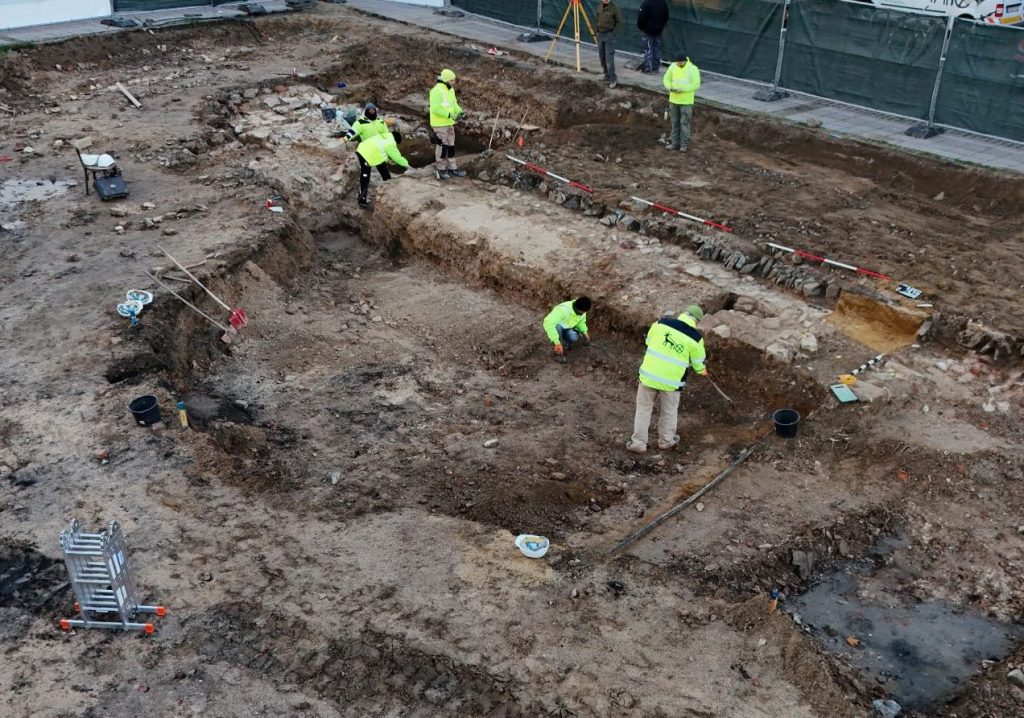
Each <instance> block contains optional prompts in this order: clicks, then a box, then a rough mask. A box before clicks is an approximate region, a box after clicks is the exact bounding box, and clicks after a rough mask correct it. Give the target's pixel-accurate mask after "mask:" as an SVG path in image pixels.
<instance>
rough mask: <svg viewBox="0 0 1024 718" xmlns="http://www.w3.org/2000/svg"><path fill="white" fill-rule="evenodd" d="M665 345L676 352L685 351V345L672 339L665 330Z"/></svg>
mask: <svg viewBox="0 0 1024 718" xmlns="http://www.w3.org/2000/svg"><path fill="white" fill-rule="evenodd" d="M665 346H667V347H669V348H670V349H671V350H672V351H674V352H675V353H676V354H682V353H683V352H685V351H686V347H685V346H683V345H682V344H680V343H678V342H674V341H672V334H670V333H669V332H665Z"/></svg>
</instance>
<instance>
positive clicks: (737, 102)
mask: <svg viewBox="0 0 1024 718" xmlns="http://www.w3.org/2000/svg"><path fill="white" fill-rule="evenodd" d="M348 6H349V7H351V8H355V9H357V10H361V11H364V12H368V13H372V14H374V15H378V16H380V17H385V18H390V19H393V20H398V21H401V22H406V23H409V24H412V25H417V26H421V27H426V28H430V29H432V30H437V31H439V32H445V33H450V34H452V35H456V36H458V37H462V38H466V39H468V40H473V41H476V42H479V43H481V44H482V45H486V46H488V47H491V46H499V47H504V48H509V49H515V50H517V51H519V52H525V53H529V54H531V55H536V56H540V57H543V56H544V55H545V53H547V51H548V46H549V43H547V42H536V43H523V42H518V41H517V40H516V36H517V35H519V34H521V33H523V32H526V31H528V30H530V29H531V28H522V27H517V26H514V25H508V24H506V23H502V22H498V21H497V20H491V19H489V18H484V17H480V16H478V15H469V14H467V15H465V17H461V18H452V17H446V16H444V15H440V14H438V13H437V11H436V10H434V9H433V8H427V7H420V6H414V5H406V4H403V3H398V2H388V1H386V0H349V1H348ZM452 9H454V8H452ZM582 57H583V66H584V69H585V70H589V71H590V72H592V73H595V75H596V77H595V80H596V79H597V77H600V72H601V65H600V62H599V60H598V57H597V50H596V49H595V48H594V47H593V46H589V45H585V46H584V48H583V52H582ZM634 57H638V56H635V55H632V54H630V53H624V52H621V51H620V52H618V53H616V59H617V62H616V65H617V66H618V67H619V68H620V70H619V84H620V85H633V86H636V87H643V88H646V89H651V90H656V91H659V92H660V91H661V89H662V88H661V77H660V76H656V77H651V76H648V75H643V74H641V73H639V72H635V71H633V70H627V69H626V67H627V66H628V65H632V64H635V61H634V60H633V58H634ZM553 59H554V60H555V61H557V62H561V63H564V64H575V49H574V46H573V43H572V42H571V41H569V40H559V42H558V44H557V45H556V49H555V54H554V58H553ZM701 74H702V76H703V83H702V85H701V88H700V92H699V93H698V97H699V100H700V101H703V102H706V103H708V104H711V105H717V106H720V107H723V108H726V109H730V110H739V111H741V112H745V113H750V114H756V115H761V116H765V117H770V118H774V119H778V120H782V121H785V122H794V123H807V122H808V121H812V122H814V124H817V123H818V122H820V123H821V128H822V129H823V130H825V131H826V132H829V133H831V134H833V135H836V136H840V137H852V138H857V139H863V140H869V141H872V142H878V143H882V144H887V145H891V146H893V147H897V148H899V149H903V150H909V151H911V152H917V153H923V154H928V155H932V156H934V157H938V158H940V159H947V160H955V161H959V162H969V163H974V164H978V165H983V166H986V167H991V168H995V169H1002V170H1011V171H1014V172H1020V173H1024V144H1021V143H1017V142H1012V141H1010V140H1001V139H998V138H990V137H985V136H982V135H975V134H972V133H970V132H963V131H960V130H948V129H947V130H946V131H945V132H944V133H942V134H941V135H938V136H936V137H932V138H931V139H927V140H922V139H916V138H914V137H908V136H907V135H905V134H903V133H904V131H905V130H906V129H907V128H908V127H909V126H910V125H912V124H914V123H913V121H912V120H908V119H905V118H900V117H894V116H892V115H886V114H884V113H881V112H875V111H873V110H867V109H863V108H859V107H852V106H849V105H843V104H840V103H837V102H832V101H829V100H822V99H820V98H816V97H812V96H810V95H799V94H794V95H791V96H790V97H788V98H786V99H783V100H779V101H777V102H770V103H769V102H759V101H757V100H755V99H754V97H753V96H754V93H755V92H756V91H757V90H758V89H761V88H762V87H764V85H760V84H758V83H754V82H747V81H745V80H737V79H734V78H730V77H725V76H722V75H716V74H714V73H710V72H702V73H701Z"/></svg>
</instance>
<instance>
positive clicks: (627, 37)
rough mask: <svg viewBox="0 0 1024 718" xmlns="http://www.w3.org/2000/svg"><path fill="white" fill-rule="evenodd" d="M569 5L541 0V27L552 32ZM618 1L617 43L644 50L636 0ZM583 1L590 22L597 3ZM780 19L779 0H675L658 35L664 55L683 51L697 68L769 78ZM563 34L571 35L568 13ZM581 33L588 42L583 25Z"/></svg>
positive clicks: (669, 56)
mask: <svg viewBox="0 0 1024 718" xmlns="http://www.w3.org/2000/svg"><path fill="white" fill-rule="evenodd" d="M568 4H569V3H568V1H567V0H561V1H555V0H544V6H543V10H544V12H543V17H542V22H541V24H542V26H543V27H544V28H545V29H546V30H550V31H554V30H555V29H557V27H558V24H559V22H561V20H562V17H563V16H564V15H565V11H566V7H567V6H568ZM617 4H618V6H619V9H620V10H621V11H622V27H621V28H620V29H619V32H618V35H617V37H616V46H617V47H618V48H619V49H621V50H626V51H628V52H637V53H641V52H643V38H642V35H641V34H640V31H639V30H637V27H636V18H637V15H638V13H639V10H640V0H618V3H617ZM584 6H585V7H586V8H587V16H588V17H589V18H590V19H591V22H594V21H595V13H596V7H597V3H596V2H585V3H584ZM781 19H782V4H781V3H780V2H778V1H777V0H685V1H680V0H673V1H672V2H670V3H669V23H668V26H667V27H666V28H665V32H664V34H663V35H662V38H661V44H662V56H663V59H664V60H665V61H670V60H672V59H674V57H675V54H676V53H677V52H679V51H680V50H684V51H685V52H686V53H687V54H688V55H689V56H690V58H691V59H692V60H693V62H694V63H695V64H696V65H697V67H699V68H701V69H704V70H709V71H711V72H718V73H722V74H724V75H732V76H733V77H743V78H747V79H751V80H761V81H770V80H771V79H772V77H773V75H774V72H775V61H776V57H777V56H778V52H779V23H780V22H781ZM562 36H563V37H569V38H571V37H572V14H571V13H570V15H569V19H568V21H567V22H566V27H565V29H563V30H562ZM582 37H583V39H584V40H586V41H588V42H591V41H592V40H591V39H590V37H589V36H588V33H587V31H586V29H585V27H584V30H583V33H582ZM559 42H560V43H561V42H563V41H562V40H560V41H559ZM620 62H621V61H620ZM630 62H632V63H634V64H635V61H633V60H631V61H630Z"/></svg>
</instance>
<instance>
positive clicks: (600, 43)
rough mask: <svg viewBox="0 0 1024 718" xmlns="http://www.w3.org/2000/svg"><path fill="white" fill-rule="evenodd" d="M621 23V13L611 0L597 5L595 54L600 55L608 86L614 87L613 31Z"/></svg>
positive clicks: (616, 29)
mask: <svg viewBox="0 0 1024 718" xmlns="http://www.w3.org/2000/svg"><path fill="white" fill-rule="evenodd" d="M621 24H622V13H620V12H619V6H618V5H616V4H615V3H614V2H613V0H602V1H601V4H600V5H598V6H597V54H598V55H600V56H601V69H602V70H604V79H605V81H606V82H608V87H611V88H613V89H614V88H615V85H616V83H617V82H618V80H617V78H616V77H615V33H616V32H618V31H619V25H621Z"/></svg>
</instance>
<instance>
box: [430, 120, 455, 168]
mask: <svg viewBox="0 0 1024 718" xmlns="http://www.w3.org/2000/svg"><path fill="white" fill-rule="evenodd" d="M433 129H434V134H435V135H437V139H439V140H441V144H439V145H437V146H435V147H434V166H435V168H436V169H439V170H453V169H456V167H455V159H454V158H455V126H454V125H451V126H449V127H435V128H433Z"/></svg>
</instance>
